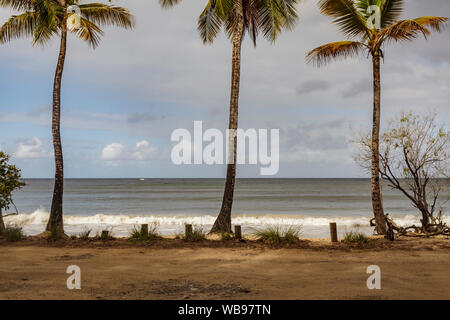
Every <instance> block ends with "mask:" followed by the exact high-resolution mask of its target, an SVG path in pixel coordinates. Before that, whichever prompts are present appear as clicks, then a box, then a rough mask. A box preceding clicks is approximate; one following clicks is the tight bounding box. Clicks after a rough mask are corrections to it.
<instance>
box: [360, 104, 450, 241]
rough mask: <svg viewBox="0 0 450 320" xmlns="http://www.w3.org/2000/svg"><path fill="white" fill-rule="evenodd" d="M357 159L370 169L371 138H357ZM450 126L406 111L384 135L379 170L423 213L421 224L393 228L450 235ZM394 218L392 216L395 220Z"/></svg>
mask: <svg viewBox="0 0 450 320" xmlns="http://www.w3.org/2000/svg"><path fill="white" fill-rule="evenodd" d="M356 145H357V148H358V152H357V153H356V154H355V160H356V162H357V163H358V164H359V165H360V166H361V167H362V168H364V169H366V170H369V168H370V159H371V145H372V141H371V137H370V135H369V134H362V135H361V136H360V137H359V138H358V139H357V140H356ZM449 150H450V128H449V127H448V124H439V123H437V121H436V114H432V113H431V114H425V115H422V116H420V115H417V114H413V113H411V112H410V113H402V114H401V115H400V117H398V118H396V119H394V120H392V121H391V122H390V123H389V125H388V126H387V127H386V129H385V130H384V131H383V132H382V134H381V141H380V151H379V152H380V154H379V157H380V167H379V173H380V175H381V177H382V178H383V180H385V181H386V182H387V184H388V187H390V188H392V189H395V190H398V191H400V192H401V193H402V194H403V195H404V196H405V197H406V198H407V199H408V200H409V201H410V202H411V204H412V205H413V206H414V207H415V208H417V209H418V211H419V212H420V214H421V219H420V222H421V226H415V225H413V226H409V227H399V226H397V225H395V223H394V222H393V221H391V222H390V223H391V224H393V228H394V229H395V230H396V231H397V232H399V233H403V234H405V233H406V232H407V231H408V230H409V229H412V230H414V232H415V233H420V232H422V233H424V234H447V235H449V234H450V233H449V228H448V226H447V225H446V224H445V222H444V221H443V219H442V218H443V205H444V203H446V202H447V201H448V200H449V199H448V194H449V189H450V180H449V178H450V152H449ZM391 220H392V219H391Z"/></svg>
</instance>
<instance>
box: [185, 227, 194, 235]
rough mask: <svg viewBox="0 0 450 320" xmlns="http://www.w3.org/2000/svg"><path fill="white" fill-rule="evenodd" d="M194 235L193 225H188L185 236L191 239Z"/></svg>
mask: <svg viewBox="0 0 450 320" xmlns="http://www.w3.org/2000/svg"><path fill="white" fill-rule="evenodd" d="M190 235H192V224H186V231H185V236H186V237H189V236H190Z"/></svg>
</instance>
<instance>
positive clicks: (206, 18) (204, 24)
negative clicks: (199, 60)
mask: <svg viewBox="0 0 450 320" xmlns="http://www.w3.org/2000/svg"><path fill="white" fill-rule="evenodd" d="M214 2H215V1H209V2H208V4H207V5H206V8H205V9H204V10H203V12H202V13H201V14H200V16H199V18H198V27H197V29H198V31H199V32H200V36H201V38H202V40H203V43H212V42H213V41H214V39H215V38H216V36H217V34H218V33H219V31H220V28H221V27H222V24H223V21H222V19H221V16H220V15H219V14H218V13H217V11H216V8H215V3H214Z"/></svg>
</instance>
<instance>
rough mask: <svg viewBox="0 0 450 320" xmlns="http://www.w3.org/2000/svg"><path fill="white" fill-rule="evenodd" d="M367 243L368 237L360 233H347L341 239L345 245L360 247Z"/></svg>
mask: <svg viewBox="0 0 450 320" xmlns="http://www.w3.org/2000/svg"><path fill="white" fill-rule="evenodd" d="M368 241H369V237H367V236H366V235H365V234H364V233H362V232H361V231H349V232H346V233H345V234H344V238H343V239H342V242H344V243H346V244H357V245H362V244H364V243H367V242H368Z"/></svg>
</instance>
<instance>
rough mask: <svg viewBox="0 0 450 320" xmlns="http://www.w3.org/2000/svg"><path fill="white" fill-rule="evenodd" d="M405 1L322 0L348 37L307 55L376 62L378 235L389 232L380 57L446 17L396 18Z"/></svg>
mask: <svg viewBox="0 0 450 320" xmlns="http://www.w3.org/2000/svg"><path fill="white" fill-rule="evenodd" d="M403 2H404V1H403V0H320V1H319V6H320V9H321V12H322V14H324V15H327V16H329V17H331V18H334V20H333V23H335V24H337V25H338V27H339V29H340V30H341V31H342V32H343V33H344V34H345V35H346V36H348V37H349V38H358V40H359V41H340V42H333V43H329V44H326V45H323V46H320V47H318V48H316V49H314V50H312V51H311V52H309V53H308V54H307V56H306V60H307V62H310V63H311V62H313V63H316V64H317V65H319V66H320V65H323V64H327V63H328V62H330V61H331V60H332V59H336V58H346V57H354V56H357V55H358V54H360V53H363V52H365V53H367V54H368V56H369V55H370V56H371V57H372V64H373V95H374V96H373V127H372V141H371V143H372V166H371V175H372V179H371V180H372V207H373V213H374V217H375V224H376V231H377V233H378V234H385V233H386V223H385V220H384V212H383V203H382V196H381V186H380V174H379V131H380V104H381V101H380V100H381V86H380V60H381V58H384V54H383V50H382V47H383V45H384V44H386V43H388V42H389V41H397V42H406V41H411V40H413V39H415V38H417V37H419V36H420V35H423V36H424V37H425V39H427V38H428V36H429V35H430V34H431V31H430V29H432V30H435V31H438V32H439V31H441V29H442V27H443V25H444V23H446V22H447V21H448V19H447V18H444V17H428V16H427V17H421V18H416V19H407V20H397V19H398V18H399V16H400V14H401V13H402V11H403Z"/></svg>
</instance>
